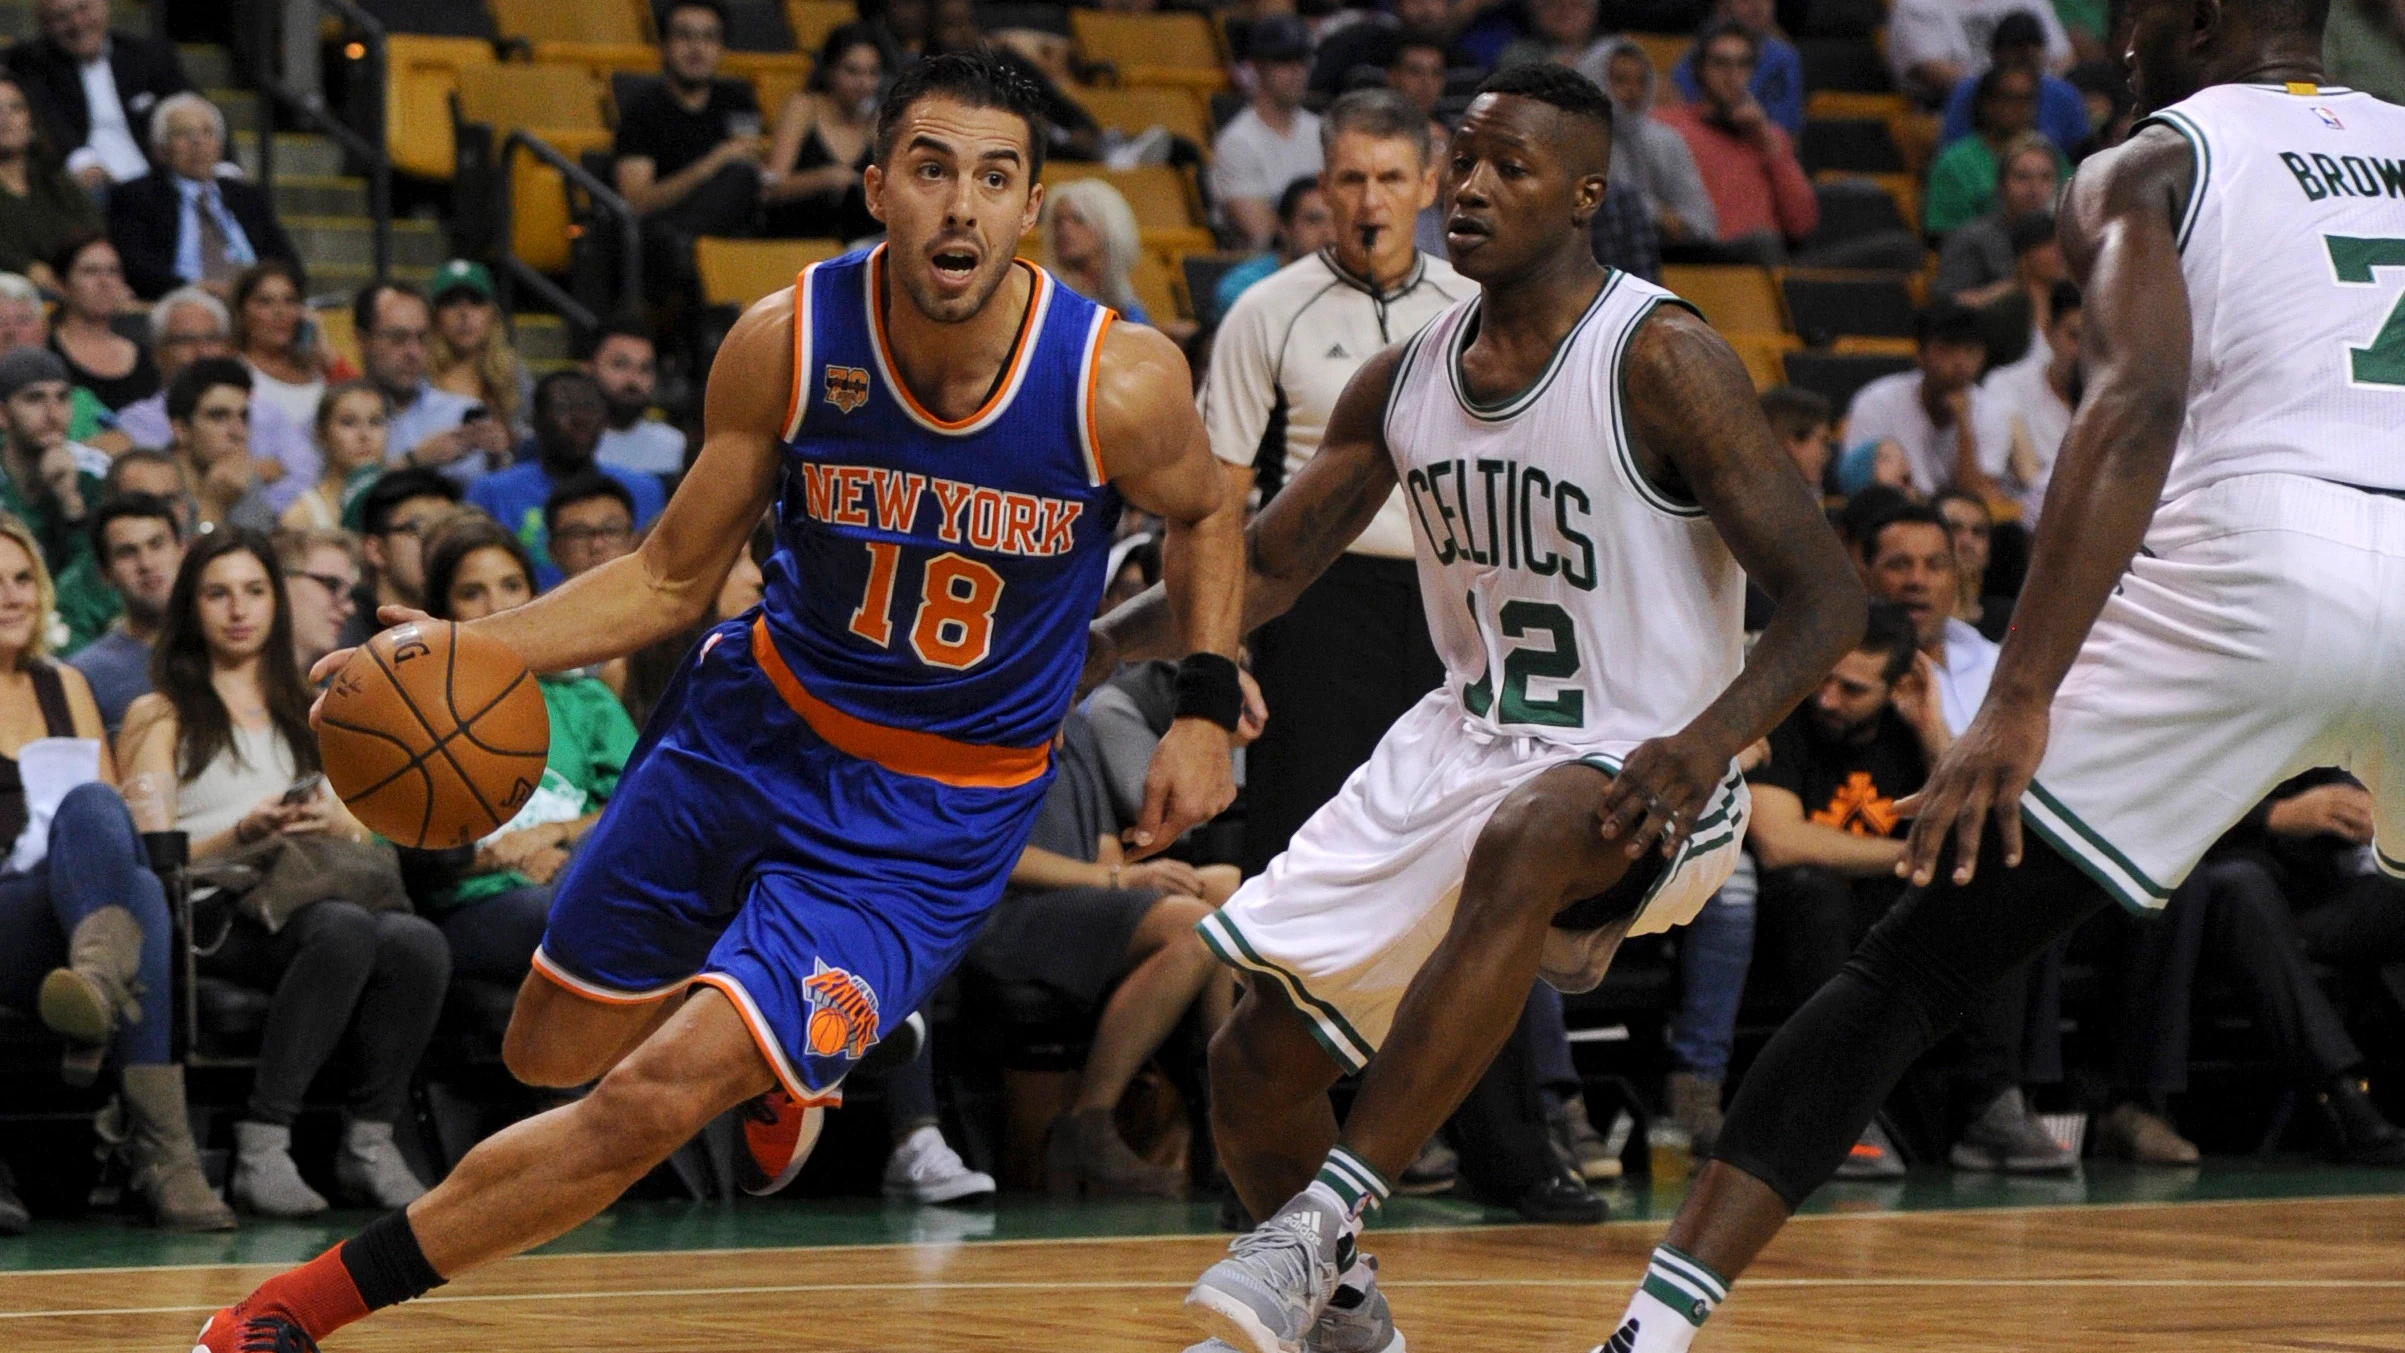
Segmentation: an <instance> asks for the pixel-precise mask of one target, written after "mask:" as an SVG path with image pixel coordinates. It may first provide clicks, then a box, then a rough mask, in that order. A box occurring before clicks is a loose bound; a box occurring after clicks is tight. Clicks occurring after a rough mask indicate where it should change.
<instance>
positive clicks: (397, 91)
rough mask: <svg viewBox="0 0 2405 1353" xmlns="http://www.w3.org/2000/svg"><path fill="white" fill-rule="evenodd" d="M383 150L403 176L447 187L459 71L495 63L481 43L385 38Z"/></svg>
mask: <svg viewBox="0 0 2405 1353" xmlns="http://www.w3.org/2000/svg"><path fill="white" fill-rule="evenodd" d="M384 50H385V60H386V63H387V64H386V70H387V79H386V80H385V84H384V145H385V150H386V152H387V153H388V154H390V155H391V156H392V167H393V168H395V169H397V170H399V171H401V172H402V173H404V174H415V175H417V176H418V177H420V178H429V179H439V180H442V181H443V182H446V183H447V182H449V181H450V179H451V176H452V175H453V174H454V173H455V172H457V169H458V164H459V145H458V143H457V142H456V141H454V140H453V139H452V136H451V95H452V94H453V93H454V92H456V91H457V90H458V88H459V72H460V71H461V70H462V69H464V68H466V67H470V66H477V67H483V66H491V65H494V64H496V60H495V58H494V56H493V44H491V43H489V42H486V41H485V40H484V39H482V38H430V37H420V36H419V35H417V34H415V33H395V34H393V35H392V36H391V37H389V38H386V39H385V49H384Z"/></svg>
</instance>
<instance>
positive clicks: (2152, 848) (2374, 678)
mask: <svg viewBox="0 0 2405 1353" xmlns="http://www.w3.org/2000/svg"><path fill="white" fill-rule="evenodd" d="M2317 766H2339V767H2343V768H2344V769H2346V770H2348V771H2351V772H2353V774H2354V775H2355V776H2356V777H2357V778H2358V779H2360V780H2362V781H2363V783H2364V784H2365V785H2366V786H2367V787H2369V788H2370V790H2371V792H2372V797H2373V799H2374V801H2375V804H2376V808H2375V814H2376V816H2375V820H2376V823H2377V826H2378V830H2379V846H2378V849H2377V850H2376V852H2375V854H2376V857H2377V858H2378V860H2379V862H2380V865H2381V867H2382V868H2383V869H2385V870H2387V871H2388V872H2389V873H2392V874H2396V875H2398V876H2400V877H2405V499H2400V498H2397V497H2394V496H2389V495H2383V494H2377V493H2369V492H2365V491H2363V490H2360V489H2353V488H2348V487H2346V486H2344V485H2340V484H2331V483H2327V482H2325V481H2322V480H2318V479H2308V478H2304V477H2302V476H2298V475H2282V474H2258V475H2242V476H2238V477H2235V478H2231V479H2224V480H2220V481H2218V482H2216V483H2212V484H2208V485H2206V486H2205V487H2203V488H2201V489H2198V490H2196V491H2194V492H2193V493H2188V494H2185V495H2182V496H2181V497H2179V498H2177V499H2174V500H2173V501H2171V502H2169V503H2165V504H2164V505H2163V506H2162V508H2161V509H2160V510H2159V511H2157V512H2156V513H2155V519H2154V524H2153V526H2151V527H2150V528H2149V529H2148V531H2147V533H2146V544H2145V547H2144V548H2143V549H2141V550H2140V551H2139V552H2138V557H2137V558H2136V559H2135V560H2133V561H2132V562H2131V564H2130V569H2129V572H2128V574H2127V575H2126V576H2124V577H2123V579H2122V582H2121V586H2120V588H2119V589H2118V590H2117V591H2116V592H2115V593H2114V594H2113V596H2112V598H2111V599H2110V600H2109V601H2107V602H2106V603H2105V608H2104V613H2103V614H2102V615H2101V616H2099V617H2098V619H2097V621H2096V627H2095V629H2094V630H2092V631H2090V632H2089V635H2088V639H2087V642H2086V643H2085V644H2084V645H2082V646H2081V648H2080V650H2079V657H2078V659H2077V660H2076V661H2075V662H2073V663H2072V665H2071V671H2070V673H2069V675H2067V676H2066V677H2065V678H2064V679H2063V685H2062V689H2061V691H2060V692H2059V693H2058V694H2057V695H2056V697H2055V701H2054V711H2053V720H2052V728H2051V732H2050V733H2049V735H2048V738H2047V743H2046V757H2045V760H2044V761H2043V762H2042V763H2041V764H2040V765H2039V767H2038V773H2037V778H2036V780H2035V781H2033V782H2032V783H2031V785H2030V787H2029V791H2028V793H2027V794H2026V795H2024V796H2023V798H2022V801H2021V814H2022V821H2023V823H2024V825H2025V826H2026V827H2028V828H2029V829H2031V830H2032V831H2033V832H2034V833H2035V835H2037V836H2038V837H2039V838H2041V839H2043V840H2044V841H2046V842H2047V843H2048V844H2050V845H2052V846H2053V847H2054V848H2055V849H2057V850H2059V851H2061V852H2062V853H2063V854H2064V855H2065V856H2067V857H2068V858H2069V859H2070V860H2071V861H2072V862H2073V863H2075V864H2077V865H2078V866H2079V867H2080V868H2081V869H2083V870H2085V871H2086V872H2087V873H2088V874H2089V875H2090V876H2091V877H2093V878H2094V879H2095V880H2096V881H2097V882H2098V883H2101V884H2103V885H2104V887H2105V889H2106V890H2107V891H2109V892H2110V893H2112V895H2113V896H2114V897H2116V898H2118V899H2119V900H2120V901H2121V903H2122V904H2123V905H2124V906H2127V907H2131V908H2154V907H2160V906H2162V905H2163V904H2164V903H2165V902H2167V901H2168V900H2169V899H2170V897H2171V892H2172V890H2173V889H2175V888H2177V887H2178V886H2179V885H2180V882H2181V881H2182V880H2183V879H2185V878H2187V876H2188V871H2189V870H2190V869H2192V868H2194V867H2195V865H2196V862H2197V860H2199V859H2200V858H2202V857H2203V855H2204V853H2205V850H2206V848H2207V847H2209V846H2211V845H2212V844H2213V842H2214V841H2215V840H2216V839H2218V838H2219V837H2220V836H2221V834H2222V833H2223V832H2225V831H2227V830H2229V829H2230V827H2231V826H2232V825H2234V824H2235V823H2237V821H2238V820H2239V819H2240V818H2242V817H2244V816H2245V815H2246V814H2247V812H2248V811H2249V810H2251V809H2252V808H2253V807H2254V806H2255V805H2256V804H2257V803H2260V802H2261V801H2262V799H2263V796H2264V795H2265V794H2267V793H2269V792H2270V791H2271V789H2272V788H2273V787H2275V786H2277V785H2278V784H2279V783H2280V782H2281V781H2283V780H2286V779H2287V778H2288V777H2290V776H2292V775H2295V774H2297V773H2298V772H2300V771H2305V770H2310V769H2312V768H2314V767H2317Z"/></svg>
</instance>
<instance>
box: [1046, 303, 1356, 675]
mask: <svg viewBox="0 0 2405 1353" xmlns="http://www.w3.org/2000/svg"><path fill="white" fill-rule="evenodd" d="M1401 352H1402V350H1401V349H1400V348H1389V349H1388V350H1386V351H1385V352H1382V353H1379V354H1378V355H1377V356H1375V357H1373V358H1371V359H1370V360H1369V361H1368V362H1367V363H1365V364H1363V366H1362V368H1361V370H1359V371H1357V372H1355V373H1353V379H1352V380H1351V381H1349V382H1347V383H1346V385H1345V388H1344V393H1343V394H1342V395H1340V396H1338V397H1337V400H1336V408H1335V410H1334V411H1333V412H1332V413H1330V415H1329V417H1328V432H1327V435H1326V437H1325V438H1323V439H1322V440H1321V442H1320V444H1319V450H1318V452H1317V453H1316V454H1314V455H1313V456H1312V457H1311V460H1310V462H1309V463H1308V464H1306V465H1304V466H1303V468H1302V470H1301V471H1300V472H1299V473H1297V474H1296V475H1295V477H1294V480H1293V482H1291V483H1289V484H1287V485H1286V487H1285V488H1283V489H1280V490H1279V491H1278V494H1277V496H1276V497H1274V498H1272V499H1270V500H1269V506H1267V507H1265V508H1263V509H1261V512H1260V515H1258V516H1256V517H1254V518H1253V521H1252V525H1251V526H1250V527H1249V528H1248V529H1247V530H1246V531H1245V538H1244V544H1245V577H1244V632H1245V633H1247V634H1249V633H1251V632H1252V631H1253V630H1254V629H1255V628H1257V627H1259V626H1260V625H1261V624H1263V623H1264V622H1266V621H1270V620H1274V619H1276V618H1277V617H1279V616H1281V615H1284V614H1285V613H1286V608H1287V607H1289V606H1292V605H1294V599H1295V598H1296V597H1299V596H1301V595H1302V594H1303V589H1304V588H1306V587H1309V586H1310V585H1311V583H1312V580H1313V579H1316V578H1317V577H1319V575H1320V574H1321V573H1322V572H1324V571H1326V569H1327V567H1328V565H1330V564H1332V563H1334V562H1336V557H1337V556H1338V555H1340V554H1343V553H1344V552H1345V547H1346V546H1348V545H1351V544H1352V543H1353V540H1354V538H1355V537H1357V536H1359V535H1360V534H1361V533H1362V531H1363V530H1365V529H1367V528H1368V526H1369V524H1370V520H1371V519H1372V518H1374V517H1376V516H1377V515H1378V509H1379V508H1380V507H1383V506H1385V504H1386V500H1387V498H1388V497H1389V496H1390V495H1392V494H1393V493H1394V489H1395V465H1394V461H1393V459H1392V458H1391V457H1389V456H1388V455H1387V451H1386V431H1385V428H1384V426H1383V420H1384V417H1385V412H1386V396H1387V391H1388V390H1389V389H1390V388H1391V387H1392V386H1393V384H1394V378H1395V367H1396V366H1397V365H1398V364H1399V362H1400V360H1401ZM1176 647H1177V632H1176V629H1175V628H1174V626H1173V625H1172V624H1171V621H1170V613H1169V600H1168V595H1167V593H1166V592H1165V591H1164V590H1163V589H1162V588H1161V587H1160V586H1158V585H1155V586H1154V587H1152V588H1151V589H1149V590H1147V591H1146V592H1145V593H1144V594H1143V595H1142V596H1139V597H1137V598H1135V599H1134V600H1133V601H1130V602H1128V603H1127V604H1126V605H1124V606H1121V607H1120V608H1119V609H1117V610H1115V611H1113V612H1111V613H1110V614H1109V615H1107V616H1104V617H1103V618H1102V619H1100V620H1097V621H1095V622H1094V628H1093V631H1092V636H1091V641H1090V642H1089V643H1088V644H1087V646H1086V681H1087V684H1088V685H1093V684H1095V683H1098V682H1100V681H1102V680H1103V679H1104V678H1107V677H1108V676H1109V675H1110V674H1111V672H1112V671H1113V670H1114V669H1115V668H1116V667H1117V666H1118V665H1119V664H1120V663H1123V662H1137V661H1141V660H1143V659H1145V658H1166V657H1172V656H1175V650H1176Z"/></svg>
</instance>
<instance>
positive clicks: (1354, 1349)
mask: <svg viewBox="0 0 2405 1353" xmlns="http://www.w3.org/2000/svg"><path fill="white" fill-rule="evenodd" d="M1367 1262H1369V1264H1370V1265H1371V1267H1372V1268H1373V1269H1374V1268H1375V1267H1376V1266H1377V1261H1376V1260H1369V1261H1367ZM1347 1295H1349V1293H1348V1292H1347V1290H1346V1289H1342V1288H1340V1289H1338V1290H1337V1293H1336V1295H1335V1296H1333V1297H1330V1298H1329V1299H1328V1309H1327V1310H1326V1311H1324V1312H1322V1313H1321V1315H1320V1317H1319V1323H1318V1324H1316V1325H1313V1326H1312V1327H1311V1333H1310V1334H1308V1335H1306V1336H1304V1338H1303V1353H1404V1348H1403V1333H1402V1331H1400V1330H1398V1329H1396V1328H1395V1318H1394V1314H1393V1313H1392V1312H1391V1311H1389V1310H1388V1309H1387V1307H1386V1294H1385V1293H1383V1292H1381V1291H1379V1290H1378V1282H1377V1279H1376V1278H1374V1277H1373V1278H1372V1279H1371V1280H1370V1284H1369V1286H1368V1287H1366V1288H1363V1289H1361V1291H1360V1300H1358V1301H1355V1302H1354V1303H1353V1304H1352V1305H1350V1306H1343V1305H1339V1304H1338V1303H1340V1302H1342V1301H1343V1300H1344V1299H1345V1297H1346V1296H1347ZM1186 1353H1243V1350H1241V1349H1239V1348H1237V1347H1236V1346H1235V1345H1234V1344H1231V1343H1229V1342H1228V1341H1227V1340H1225V1339H1205V1340H1203V1341H1202V1342H1201V1343H1199V1344H1194V1345H1191V1346H1189V1347H1188V1348H1187V1349H1186Z"/></svg>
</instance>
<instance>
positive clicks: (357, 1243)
mask: <svg viewBox="0 0 2405 1353" xmlns="http://www.w3.org/2000/svg"><path fill="white" fill-rule="evenodd" d="M342 1266H343V1267H344V1268H346V1269H348V1270H350V1273H351V1282H352V1284H353V1285H355V1286H356V1287H358V1289H359V1299H360V1300H361V1301H364V1302H366V1303H367V1308H368V1309H369V1310H371V1311H377V1310H382V1309H383V1308H385V1307H387V1306H395V1305H398V1304H400V1303H401V1302H404V1301H407V1300H409V1299H410V1298H411V1297H422V1296H424V1295H425V1294H427V1293H428V1292H431V1291H433V1290H434V1289H435V1288H438V1287H440V1286H442V1285H443V1275H441V1274H439V1273H437V1272H435V1271H434V1265H432V1264H429V1263H427V1262H426V1252H425V1251H424V1250H422V1249H419V1248H418V1237H417V1233H416V1232H415V1231H412V1230H410V1229H409V1213H408V1212H407V1211H398V1212H387V1213H385V1214H384V1215H383V1216H381V1217H378V1218H376V1219H375V1220H374V1221H372V1222H369V1223H368V1224H367V1229H366V1230H364V1231H361V1232H360V1233H359V1234H358V1235H355V1236H353V1237H351V1238H350V1239H349V1240H346V1241H344V1242H343V1245H342Z"/></svg>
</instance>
